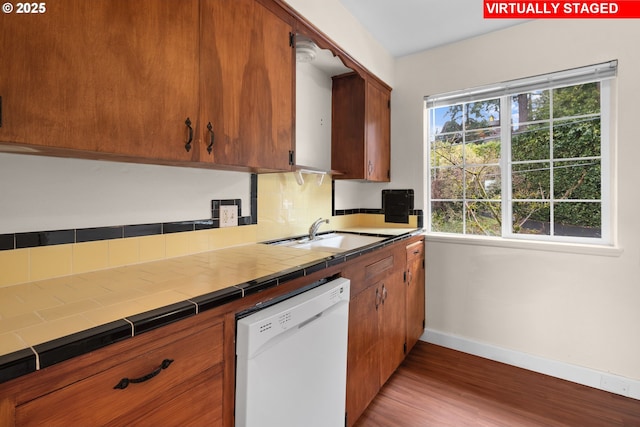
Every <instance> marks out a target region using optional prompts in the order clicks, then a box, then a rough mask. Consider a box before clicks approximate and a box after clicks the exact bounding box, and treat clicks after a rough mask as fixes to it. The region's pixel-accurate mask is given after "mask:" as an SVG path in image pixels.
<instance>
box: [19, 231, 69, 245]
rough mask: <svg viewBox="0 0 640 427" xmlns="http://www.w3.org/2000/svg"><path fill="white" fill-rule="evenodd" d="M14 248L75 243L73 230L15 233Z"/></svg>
mask: <svg viewBox="0 0 640 427" xmlns="http://www.w3.org/2000/svg"><path fill="white" fill-rule="evenodd" d="M15 238H16V249H23V248H33V247H37V246H50V245H64V244H66V243H75V240H76V233H75V230H55V231H34V232H31V233H16V234H15Z"/></svg>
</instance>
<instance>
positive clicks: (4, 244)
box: [0, 234, 16, 251]
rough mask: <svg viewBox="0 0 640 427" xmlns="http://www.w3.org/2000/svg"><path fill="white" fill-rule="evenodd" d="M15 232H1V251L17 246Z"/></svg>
mask: <svg viewBox="0 0 640 427" xmlns="http://www.w3.org/2000/svg"><path fill="white" fill-rule="evenodd" d="M15 240H16V235H15V234H0V251H8V250H11V249H15V247H16V242H15Z"/></svg>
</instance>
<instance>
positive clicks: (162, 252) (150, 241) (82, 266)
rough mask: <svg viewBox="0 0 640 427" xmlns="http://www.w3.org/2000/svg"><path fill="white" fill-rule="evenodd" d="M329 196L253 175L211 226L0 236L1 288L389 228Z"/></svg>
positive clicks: (310, 183) (414, 223)
mask: <svg viewBox="0 0 640 427" xmlns="http://www.w3.org/2000/svg"><path fill="white" fill-rule="evenodd" d="M332 192H333V185H332V181H331V179H324V180H323V181H322V183H321V184H318V181H317V180H315V179H308V180H305V182H304V183H303V184H302V185H300V184H298V182H297V181H296V178H295V176H294V174H293V173H274V174H263V175H252V177H251V206H250V207H248V208H247V207H246V206H242V205H241V201H240V199H226V200H213V201H212V205H211V213H212V218H210V219H202V220H194V221H178V222H170V223H157V224H135V225H123V226H115V227H114V226H109V227H97V228H86V229H77V230H55V231H42V232H30V233H15V234H2V235H0V287H3V286H10V285H13V284H18V283H24V282H31V281H37V280H45V279H50V278H54V277H59V276H66V275H70V274H78V273H85V272H89V271H97V270H103V269H107V268H113V267H121V266H124V265H131V264H137V263H142V262H149V261H157V260H161V259H165V258H173V257H178V256H184V255H190V254H194V253H199V252H205V251H210V250H215V249H220V248H223V247H229V246H236V245H240V244H246V243H255V242H260V241H267V240H273V239H278V238H283V237H291V236H298V235H302V234H306V233H307V232H308V229H309V226H310V225H311V223H312V222H313V221H315V220H316V219H318V218H331V223H330V224H328V225H323V226H322V227H321V228H320V231H321V232H322V231H324V230H331V229H337V228H348V227H353V226H366V227H388V226H394V225H390V224H385V222H384V212H383V210H381V209H352V210H349V211H335V212H334V211H333V206H332V202H333V194H332ZM228 204H234V205H237V206H238V215H239V216H240V217H239V221H238V225H241V226H239V227H230V228H219V223H218V221H219V207H220V206H221V205H228ZM411 213H412V217H411V218H412V219H411V221H410V223H409V224H404V226H405V227H407V226H410V227H421V226H422V214H421V211H412V212H411ZM241 215H243V216H241ZM396 226H397V225H396Z"/></svg>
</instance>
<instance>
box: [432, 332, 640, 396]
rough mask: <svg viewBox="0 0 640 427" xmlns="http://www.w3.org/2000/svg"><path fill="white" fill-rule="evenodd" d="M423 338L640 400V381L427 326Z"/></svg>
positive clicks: (443, 345) (437, 343) (444, 345)
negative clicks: (485, 342) (446, 332)
mask: <svg viewBox="0 0 640 427" xmlns="http://www.w3.org/2000/svg"><path fill="white" fill-rule="evenodd" d="M420 339H421V340H422V341H426V342H428V343H432V344H436V345H439V346H442V347H447V348H451V349H454V350H458V351H462V352H464V353H469V354H473V355H475V356H479V357H484V358H485V359H490V360H495V361H497V362H502V363H506V364H508V365H512V366H517V367H519V368H524V369H528V370H530V371H534V372H538V373H541V374H545V375H550V376H552V377H556V378H560V379H563V380H567V381H571V382H574V383H578V384H582V385H586V386H589V387H593V388H597V389H600V390H605V391H608V392H611V393H615V394H620V395H622V396H627V397H631V398H633V399H639V400H640V381H638V380H634V379H630V378H626V377H621V376H619V375H612V374H609V373H606V372H601V371H596V370H594V369H589V368H584V367H582V366H576V365H571V364H569V363H564V362H558V361H556V360H551V359H545V358H543V357H539V356H534V355H531V354H528V353H522V352H519V351H514V350H509V349H505V348H502V347H497V346H494V345H490V344H484V343H481V342H477V341H472V340H469V339H467V338H462V337H459V336H455V335H450V334H445V333H442V332H438V331H436V330H433V329H428V328H427V329H425V332H424V334H422V337H421V338H420Z"/></svg>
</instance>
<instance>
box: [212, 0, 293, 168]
mask: <svg viewBox="0 0 640 427" xmlns="http://www.w3.org/2000/svg"><path fill="white" fill-rule="evenodd" d="M292 32H293V27H292V24H291V22H288V21H286V20H284V19H282V17H281V16H279V15H276V14H275V13H273V12H271V11H270V10H269V9H267V8H266V7H265V6H263V5H262V4H260V3H258V2H256V1H255V0H234V1H233V2H230V1H227V0H206V1H204V2H203V11H202V30H201V42H202V57H201V93H202V101H201V107H202V114H201V117H202V126H207V125H208V123H211V124H212V127H213V132H214V133H215V140H214V144H213V147H212V149H213V153H212V155H213V160H212V161H213V162H214V163H216V164H222V165H239V166H248V167H250V168H256V169H274V170H291V165H290V163H289V151H290V150H293V146H294V145H293V144H294V140H293V125H292V123H293V115H294V108H295V107H294V91H295V81H294V74H293V73H294V62H293V60H294V51H293V47H292V46H291V45H290V34H291V33H292ZM210 136H211V135H210V134H209V133H207V134H206V135H205V141H206V142H207V143H208V142H210Z"/></svg>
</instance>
